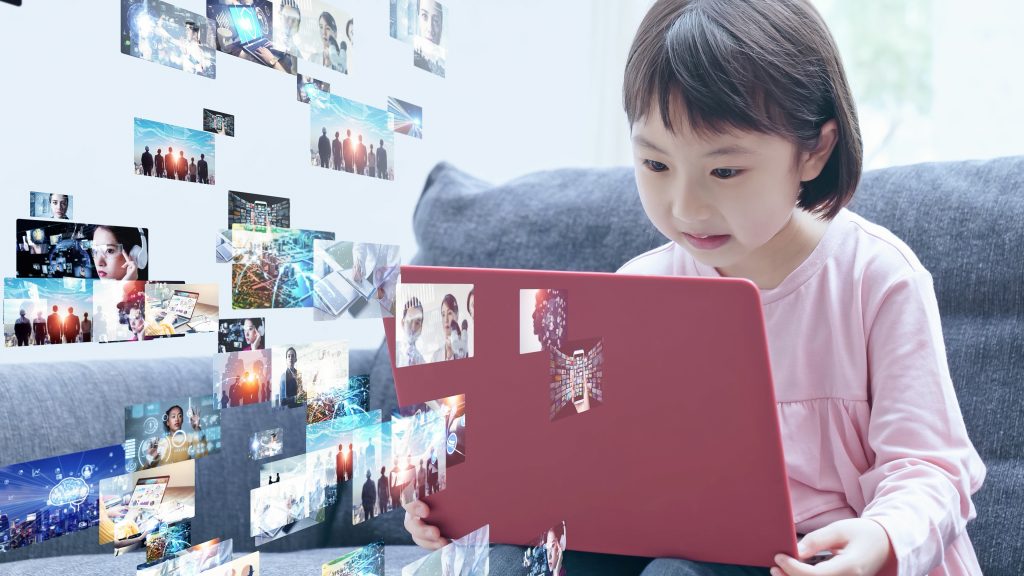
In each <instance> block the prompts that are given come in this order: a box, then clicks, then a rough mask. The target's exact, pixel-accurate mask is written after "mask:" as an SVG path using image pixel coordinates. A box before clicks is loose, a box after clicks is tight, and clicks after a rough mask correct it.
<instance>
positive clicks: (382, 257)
mask: <svg viewBox="0 0 1024 576" xmlns="http://www.w3.org/2000/svg"><path fill="white" fill-rule="evenodd" d="M399 249H400V247H399V246H398V245H397V244H373V243H369V242H351V241H338V242H336V241H332V240H316V241H315V242H314V243H313V276H314V277H315V278H316V280H315V282H316V283H315V285H314V287H313V292H314V294H313V308H314V312H313V319H314V320H317V321H326V320H338V319H341V318H393V317H394V315H395V290H396V289H397V286H398V281H399V276H400V272H399V270H400V266H401V263H402V262H401V258H400V256H399Z"/></svg>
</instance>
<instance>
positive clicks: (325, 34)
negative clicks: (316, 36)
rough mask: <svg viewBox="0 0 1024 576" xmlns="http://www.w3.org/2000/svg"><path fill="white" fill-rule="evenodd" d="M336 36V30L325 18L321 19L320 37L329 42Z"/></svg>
mask: <svg viewBox="0 0 1024 576" xmlns="http://www.w3.org/2000/svg"><path fill="white" fill-rule="evenodd" d="M333 38H334V31H333V30H331V27H330V26H328V25H327V21H326V20H324V19H323V18H321V19H320V39H321V40H323V41H324V42H327V41H328V40H330V39H333Z"/></svg>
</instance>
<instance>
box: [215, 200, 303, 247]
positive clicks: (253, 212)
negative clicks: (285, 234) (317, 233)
mask: <svg viewBox="0 0 1024 576" xmlns="http://www.w3.org/2000/svg"><path fill="white" fill-rule="evenodd" d="M291 216H292V202H291V200H290V199H288V198H280V197H278V196H265V195H263V194H249V193H248V192H238V191H235V190H229V191H228V228H229V229H230V228H231V227H232V226H233V225H235V224H248V225H250V226H272V227H275V228H288V227H289V226H291V222H292V217H291ZM229 231H230V230H229ZM228 260H230V258H229V259H228Z"/></svg>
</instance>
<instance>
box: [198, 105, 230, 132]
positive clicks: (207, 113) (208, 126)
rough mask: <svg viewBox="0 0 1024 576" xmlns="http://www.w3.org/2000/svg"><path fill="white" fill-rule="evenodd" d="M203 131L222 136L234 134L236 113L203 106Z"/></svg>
mask: <svg viewBox="0 0 1024 576" xmlns="http://www.w3.org/2000/svg"><path fill="white" fill-rule="evenodd" d="M203 131H204V132H212V133H214V134H219V135H221V136H234V135H235V115H234V114H228V113H226V112H217V111H216V110H210V109H209V108H203Z"/></svg>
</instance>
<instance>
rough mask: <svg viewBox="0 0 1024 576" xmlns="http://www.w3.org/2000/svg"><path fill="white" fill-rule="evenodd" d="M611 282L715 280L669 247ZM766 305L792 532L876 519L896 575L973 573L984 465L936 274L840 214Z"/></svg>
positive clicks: (867, 225) (878, 232)
mask: <svg viewBox="0 0 1024 576" xmlns="http://www.w3.org/2000/svg"><path fill="white" fill-rule="evenodd" d="M619 273H621V274H653V275H662V276H705V277H719V276H720V275H719V274H718V272H717V271H716V270H715V268H713V267H710V266H706V265H704V264H701V263H700V262H697V261H696V260H695V259H694V258H693V257H692V256H690V254H689V253H687V252H686V250H685V249H683V248H682V247H680V246H679V245H677V244H675V243H673V242H670V243H668V244H666V245H664V246H661V247H659V248H656V249H654V250H651V251H650V252H647V253H645V254H641V255H640V256H637V257H636V258H634V259H632V260H630V261H629V262H627V263H626V264H625V265H624V266H623V267H622V268H621V269H619ZM761 302H762V306H763V309H764V318H765V324H766V329H767V334H768V348H769V353H770V357H771V365H772V376H773V379H774V382H775V394H776V400H777V401H778V414H779V422H780V425H781V430H782V443H783V447H784V450H785V458H786V467H787V471H788V474H789V489H790V494H791V498H792V504H793V516H794V517H793V521H794V523H795V524H796V531H797V533H799V534H806V533H809V532H811V531H813V530H816V529H818V528H821V527H823V526H825V525H827V524H830V523H831V522H834V521H836V520H841V519H845V518H854V517H863V518H871V519H873V520H875V521H877V522H879V523H880V524H881V525H882V526H883V527H884V528H885V530H886V532H887V533H888V534H889V539H890V542H891V544H892V547H893V551H894V553H895V556H896V560H897V567H898V574H899V576H912V575H924V574H928V575H930V576H939V575H946V576H955V575H980V574H981V568H980V567H979V566H978V560H977V557H976V556H975V554H974V547H973V546H972V545H971V541H970V539H969V538H968V535H967V532H966V530H965V527H966V524H967V521H968V520H970V519H972V518H974V517H975V516H976V511H975V509H974V504H973V502H972V501H971V495H972V494H973V493H975V492H976V491H977V490H978V489H979V488H980V487H981V484H982V482H983V481H984V478H985V465H984V464H983V463H982V461H981V458H980V457H979V456H978V453H977V452H976V451H975V449H974V446H973V445H972V444H971V441H970V439H969V438H968V437H967V430H966V428H965V427H964V421H963V416H962V415H961V413H960V405H959V403H958V402H957V399H956V394H955V393H954V390H953V384H952V381H951V380H950V376H949V369H948V365H947V362H946V350H945V345H944V343H943V338H942V328H941V325H940V321H939V308H938V303H937V301H936V299H935V292H934V289H933V287H932V278H931V274H929V273H928V271H927V270H926V269H925V268H924V267H923V266H922V265H921V262H920V261H918V259H917V257H916V256H915V255H914V253H913V252H912V251H911V250H910V248H909V247H907V245H906V244H904V243H903V242H902V241H901V240H900V239H899V238H897V237H896V236H894V235H893V234H892V233H891V232H889V231H888V230H886V229H885V228H882V227H881V226H878V225H875V224H872V223H871V222H868V221H867V220H865V219H864V218H862V217H860V216H858V215H857V214H855V213H853V212H851V211H850V210H848V209H845V208H844V209H843V210H842V211H841V212H840V214H839V215H838V216H836V218H835V219H833V220H832V222H831V223H830V224H829V226H828V229H827V230H826V232H825V235H824V236H823V237H822V239H821V241H820V242H819V243H818V246H817V247H816V248H815V249H814V251H813V252H812V253H811V255H810V256H808V257H807V259H806V260H805V261H804V262H803V263H802V264H800V266H798V267H797V268H796V270H794V271H793V272H792V273H790V274H789V276H787V277H786V278H785V280H783V281H782V283H781V284H779V285H778V286H777V287H776V288H774V289H771V290H761Z"/></svg>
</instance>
